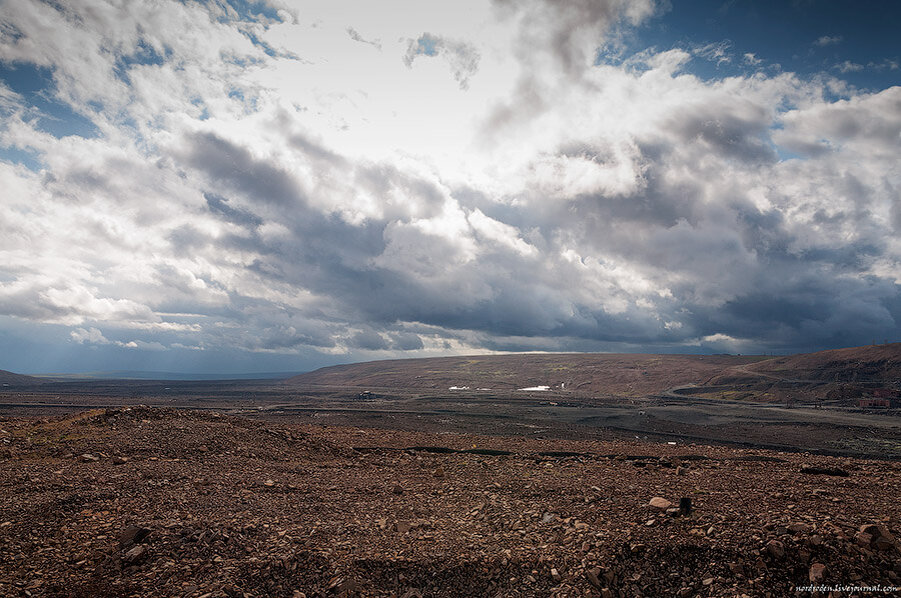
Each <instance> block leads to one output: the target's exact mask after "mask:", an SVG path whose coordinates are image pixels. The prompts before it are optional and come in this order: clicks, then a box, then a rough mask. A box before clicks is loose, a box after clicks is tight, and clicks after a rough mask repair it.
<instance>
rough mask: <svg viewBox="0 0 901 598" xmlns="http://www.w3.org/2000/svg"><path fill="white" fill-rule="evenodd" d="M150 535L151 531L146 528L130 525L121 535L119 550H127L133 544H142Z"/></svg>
mask: <svg viewBox="0 0 901 598" xmlns="http://www.w3.org/2000/svg"><path fill="white" fill-rule="evenodd" d="M149 535H150V530H149V529H147V528H146V527H141V526H138V525H129V526H128V527H126V528H125V529H124V530H122V532H121V533H120V534H119V549H120V550H125V549H126V548H128V547H129V546H132V545H133V544H140V543H141V542H142V541H143V540H144V539H145V538H146V537H147V536H149Z"/></svg>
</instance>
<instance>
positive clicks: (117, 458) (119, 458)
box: [113, 455, 128, 465]
mask: <svg viewBox="0 0 901 598" xmlns="http://www.w3.org/2000/svg"><path fill="white" fill-rule="evenodd" d="M126 463H128V457H122V456H118V455H117V456H115V457H113V465H125V464H126Z"/></svg>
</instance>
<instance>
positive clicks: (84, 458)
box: [78, 453, 100, 463]
mask: <svg viewBox="0 0 901 598" xmlns="http://www.w3.org/2000/svg"><path fill="white" fill-rule="evenodd" d="M78 460H79V461H81V462H82V463H93V462H94V461H100V457H98V456H97V455H92V454H91V453H84V454H83V455H78Z"/></svg>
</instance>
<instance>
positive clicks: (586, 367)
mask: <svg viewBox="0 0 901 598" xmlns="http://www.w3.org/2000/svg"><path fill="white" fill-rule="evenodd" d="M761 359H764V358H762V357H754V356H751V357H742V356H734V355H649V354H619V353H587V354H586V353H540V354H535V353H525V354H524V353H519V354H512V355H480V356H468V357H433V358H423V359H399V360H387V361H370V362H365V363H355V364H350V365H338V366H331V367H326V368H322V369H319V370H316V371H314V372H310V373H307V374H301V375H299V376H294V377H293V378H289V379H288V380H287V381H286V382H287V383H288V384H294V385H326V386H339V387H340V386H346V387H360V388H397V389H440V390H448V389H449V388H451V387H457V388H462V387H468V388H469V389H470V390H476V389H480V388H484V389H491V390H495V391H499V390H515V389H519V388H528V387H536V386H548V387H550V388H551V389H553V390H572V391H579V392H582V393H591V394H605V395H615V396H641V395H647V394H653V393H658V392H662V391H663V390H666V389H668V388H671V387H674V386H680V385H684V384H703V383H704V382H706V381H707V380H709V379H710V378H711V377H713V376H715V375H717V374H719V373H721V372H722V371H723V370H725V369H727V368H729V367H733V366H739V365H748V364H753V363H755V362H757V361H759V360H761Z"/></svg>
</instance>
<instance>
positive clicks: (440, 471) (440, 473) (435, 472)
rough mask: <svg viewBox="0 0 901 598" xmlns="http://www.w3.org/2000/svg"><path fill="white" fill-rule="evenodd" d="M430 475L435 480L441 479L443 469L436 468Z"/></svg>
mask: <svg viewBox="0 0 901 598" xmlns="http://www.w3.org/2000/svg"><path fill="white" fill-rule="evenodd" d="M432 475H433V476H435V477H436V478H443V477H444V468H443V467H439V468H437V469H436V470H435V471H433V472H432Z"/></svg>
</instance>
